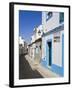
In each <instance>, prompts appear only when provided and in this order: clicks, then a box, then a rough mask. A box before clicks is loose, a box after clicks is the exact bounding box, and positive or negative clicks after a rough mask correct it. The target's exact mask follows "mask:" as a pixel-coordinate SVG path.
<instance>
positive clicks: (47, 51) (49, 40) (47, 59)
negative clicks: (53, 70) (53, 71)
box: [46, 39, 52, 67]
mask: <svg viewBox="0 0 72 90" xmlns="http://www.w3.org/2000/svg"><path fill="white" fill-rule="evenodd" d="M48 42H51V64H52V39H48V40H47V42H46V61H47V67H48V66H49V58H48V53H49V49H48V48H49V47H48Z"/></svg>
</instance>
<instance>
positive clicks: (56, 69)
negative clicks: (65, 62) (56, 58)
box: [51, 64, 63, 76]
mask: <svg viewBox="0 0 72 90" xmlns="http://www.w3.org/2000/svg"><path fill="white" fill-rule="evenodd" d="M51 71H53V72H55V73H57V74H59V75H60V76H63V67H59V66H57V65H55V64H52V66H51Z"/></svg>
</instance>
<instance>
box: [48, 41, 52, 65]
mask: <svg viewBox="0 0 72 90" xmlns="http://www.w3.org/2000/svg"><path fill="white" fill-rule="evenodd" d="M48 48H49V49H48V50H49V55H48V56H49V63H48V65H49V66H51V57H52V52H51V49H52V43H51V42H48Z"/></svg>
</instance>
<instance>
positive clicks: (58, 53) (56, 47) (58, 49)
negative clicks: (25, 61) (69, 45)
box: [42, 31, 63, 67]
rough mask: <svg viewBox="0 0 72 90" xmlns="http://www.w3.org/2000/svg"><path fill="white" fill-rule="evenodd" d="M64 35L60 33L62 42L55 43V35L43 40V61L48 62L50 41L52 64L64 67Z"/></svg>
mask: <svg viewBox="0 0 72 90" xmlns="http://www.w3.org/2000/svg"><path fill="white" fill-rule="evenodd" d="M62 34H63V31H61V32H60V42H54V35H53V34H50V35H48V36H45V37H43V38H42V59H43V58H44V57H45V60H46V43H47V41H48V40H52V64H55V65H57V66H60V67H61V66H62Z"/></svg>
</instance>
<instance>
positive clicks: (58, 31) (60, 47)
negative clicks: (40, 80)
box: [41, 12, 64, 76]
mask: <svg viewBox="0 0 72 90" xmlns="http://www.w3.org/2000/svg"><path fill="white" fill-rule="evenodd" d="M42 26H43V35H42V60H41V65H42V66H43V67H45V68H47V69H50V70H51V71H53V72H55V73H57V74H59V75H60V76H63V75H64V13H63V12H42Z"/></svg>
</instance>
